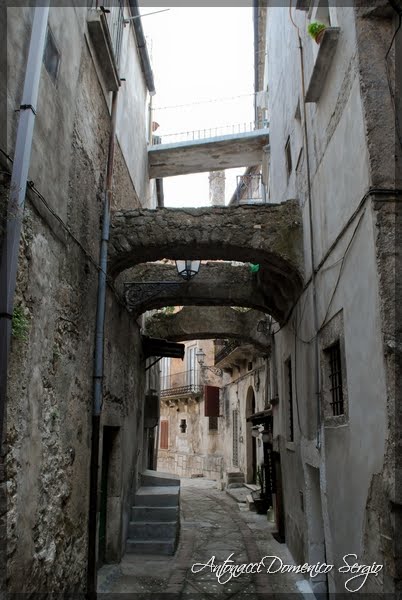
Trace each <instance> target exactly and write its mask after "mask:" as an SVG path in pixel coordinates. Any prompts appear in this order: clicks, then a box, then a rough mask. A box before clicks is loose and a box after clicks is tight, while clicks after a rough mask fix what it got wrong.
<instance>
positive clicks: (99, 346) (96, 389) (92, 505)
mask: <svg viewBox="0 0 402 600" xmlns="http://www.w3.org/2000/svg"><path fill="white" fill-rule="evenodd" d="M117 94H118V92H117V91H116V92H113V96H112V108H111V130H110V136H109V151H108V159H107V170H106V183H105V199H104V203H103V216H102V238H101V246H100V253H99V272H98V296H97V303H96V331H95V351H94V373H93V406H92V440H91V464H90V487H89V517H88V570H87V594H88V595H90V596H91V597H96V588H97V568H96V563H97V552H96V550H97V548H96V539H97V527H96V524H97V512H98V502H97V500H98V498H97V497H98V481H99V438H100V419H101V412H102V404H103V378H104V364H103V363H104V361H103V354H104V339H105V307H106V271H107V253H108V243H109V231H110V205H111V199H112V184H113V162H114V154H115V138H116V114H117V97H118V96H117Z"/></svg>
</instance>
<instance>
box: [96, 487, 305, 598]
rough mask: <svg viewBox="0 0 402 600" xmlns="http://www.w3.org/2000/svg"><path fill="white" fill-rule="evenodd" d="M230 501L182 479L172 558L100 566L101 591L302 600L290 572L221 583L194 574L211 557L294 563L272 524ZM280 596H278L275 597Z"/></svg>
mask: <svg viewBox="0 0 402 600" xmlns="http://www.w3.org/2000/svg"><path fill="white" fill-rule="evenodd" d="M240 506H242V505H239V504H238V503H237V502H236V501H235V500H233V499H232V498H231V497H229V496H228V495H227V494H226V493H225V492H224V491H221V490H220V489H218V487H217V483H216V482H215V481H211V480H207V479H205V478H202V479H201V478H194V479H182V482H181V507H180V508H181V535H180V542H179V545H178V548H177V551H176V554H175V555H174V556H165V557H161V556H158V557H153V556H149V555H148V556H141V555H134V556H133V555H126V556H125V557H124V559H123V561H122V562H121V564H120V565H105V566H104V567H102V569H101V570H100V572H99V578H98V579H99V586H98V589H99V591H100V592H102V593H108V594H110V593H118V594H120V593H123V592H124V593H130V594H136V595H137V598H139V597H141V598H142V597H143V595H144V597H145V595H149V596H151V595H152V598H153V599H154V600H155V599H156V598H157V597H158V595H159V593H160V594H161V597H163V596H164V595H166V594H172V595H174V596H175V597H177V596H182V597H184V598H186V600H192V598H194V600H204V598H205V600H206V599H207V598H211V597H217V598H219V599H220V598H222V599H226V598H227V599H229V598H230V599H231V600H254V597H255V599H256V600H275V599H274V597H275V596H277V595H282V599H283V598H284V597H285V596H284V594H286V596H287V595H288V594H292V596H291V597H292V600H297V599H298V598H301V595H300V593H299V591H298V589H297V587H296V582H297V581H298V580H300V579H301V577H300V575H295V574H290V573H286V574H281V575H274V574H266V573H259V574H243V573H242V574H241V575H240V576H238V577H232V578H231V579H230V581H227V582H226V583H224V584H220V583H219V581H218V579H217V577H216V573H214V572H212V570H211V568H209V567H206V568H205V569H203V570H201V571H200V572H198V573H193V572H192V571H191V567H192V565H193V564H195V563H202V564H207V563H208V561H209V560H210V559H211V558H212V557H213V556H214V557H215V564H216V565H220V564H222V562H223V561H224V560H226V559H227V558H228V557H229V556H230V555H231V554H232V553H233V556H232V560H234V562H235V564H236V565H238V564H249V563H251V562H259V560H261V558H262V557H263V556H265V555H275V556H278V557H280V558H281V559H282V560H283V562H284V563H286V564H294V561H293V560H292V557H291V555H290V553H289V552H288V550H287V548H286V546H285V545H284V544H279V543H278V542H277V541H276V540H275V539H274V538H273V537H272V535H271V532H272V531H274V525H273V524H272V523H270V522H268V521H267V518H266V516H264V515H257V514H255V513H249V512H244V511H241V510H240ZM279 597H280V596H279Z"/></svg>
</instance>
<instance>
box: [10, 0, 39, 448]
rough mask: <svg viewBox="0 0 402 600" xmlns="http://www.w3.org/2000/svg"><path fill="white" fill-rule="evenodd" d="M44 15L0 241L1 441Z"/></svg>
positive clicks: (32, 49) (33, 46) (31, 55)
mask: <svg viewBox="0 0 402 600" xmlns="http://www.w3.org/2000/svg"><path fill="white" fill-rule="evenodd" d="M48 16H49V5H48V3H47V2H46V1H45V2H44V5H43V6H40V7H39V6H36V7H35V12H34V17H33V23H32V32H31V41H30V44H29V52H28V59H27V66H26V71H25V81H24V90H23V93H22V99H21V105H20V107H19V121H18V128H17V137H16V142H15V152H14V161H13V169H12V174H11V184H10V195H9V201H8V207H7V213H6V231H5V236H4V239H3V244H2V253H1V265H0V287H1V290H2V292H1V295H0V443H1V442H2V441H3V434H4V413H5V403H6V394H7V370H8V358H9V353H10V342H11V319H12V314H13V306H14V296H15V286H16V279H17V268H18V255H19V248H20V238H21V227H22V220H23V215H24V205H25V193H26V187H27V179H28V170H29V164H30V160H31V149H32V138H33V130H34V124H35V116H36V108H37V102H38V92H39V81H40V74H41V68H42V58H43V52H44V48H45V40H46V29H47V20H48Z"/></svg>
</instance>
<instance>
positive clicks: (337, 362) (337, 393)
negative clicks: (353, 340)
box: [325, 340, 344, 416]
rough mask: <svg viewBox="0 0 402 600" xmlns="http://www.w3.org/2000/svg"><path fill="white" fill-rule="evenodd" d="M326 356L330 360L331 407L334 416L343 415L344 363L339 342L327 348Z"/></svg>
mask: <svg viewBox="0 0 402 600" xmlns="http://www.w3.org/2000/svg"><path fill="white" fill-rule="evenodd" d="M325 355H326V356H327V360H328V366H329V369H328V375H329V391H330V393H331V401H330V405H331V408H332V414H333V416H338V415H343V414H344V406H343V387H342V362H341V345H340V342H339V340H337V341H336V342H335V344H332V346H330V347H329V348H326V350H325Z"/></svg>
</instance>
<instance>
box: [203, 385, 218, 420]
mask: <svg viewBox="0 0 402 600" xmlns="http://www.w3.org/2000/svg"><path fill="white" fill-rule="evenodd" d="M204 398H205V416H206V417H219V388H218V387H216V386H214V385H206V386H204Z"/></svg>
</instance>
